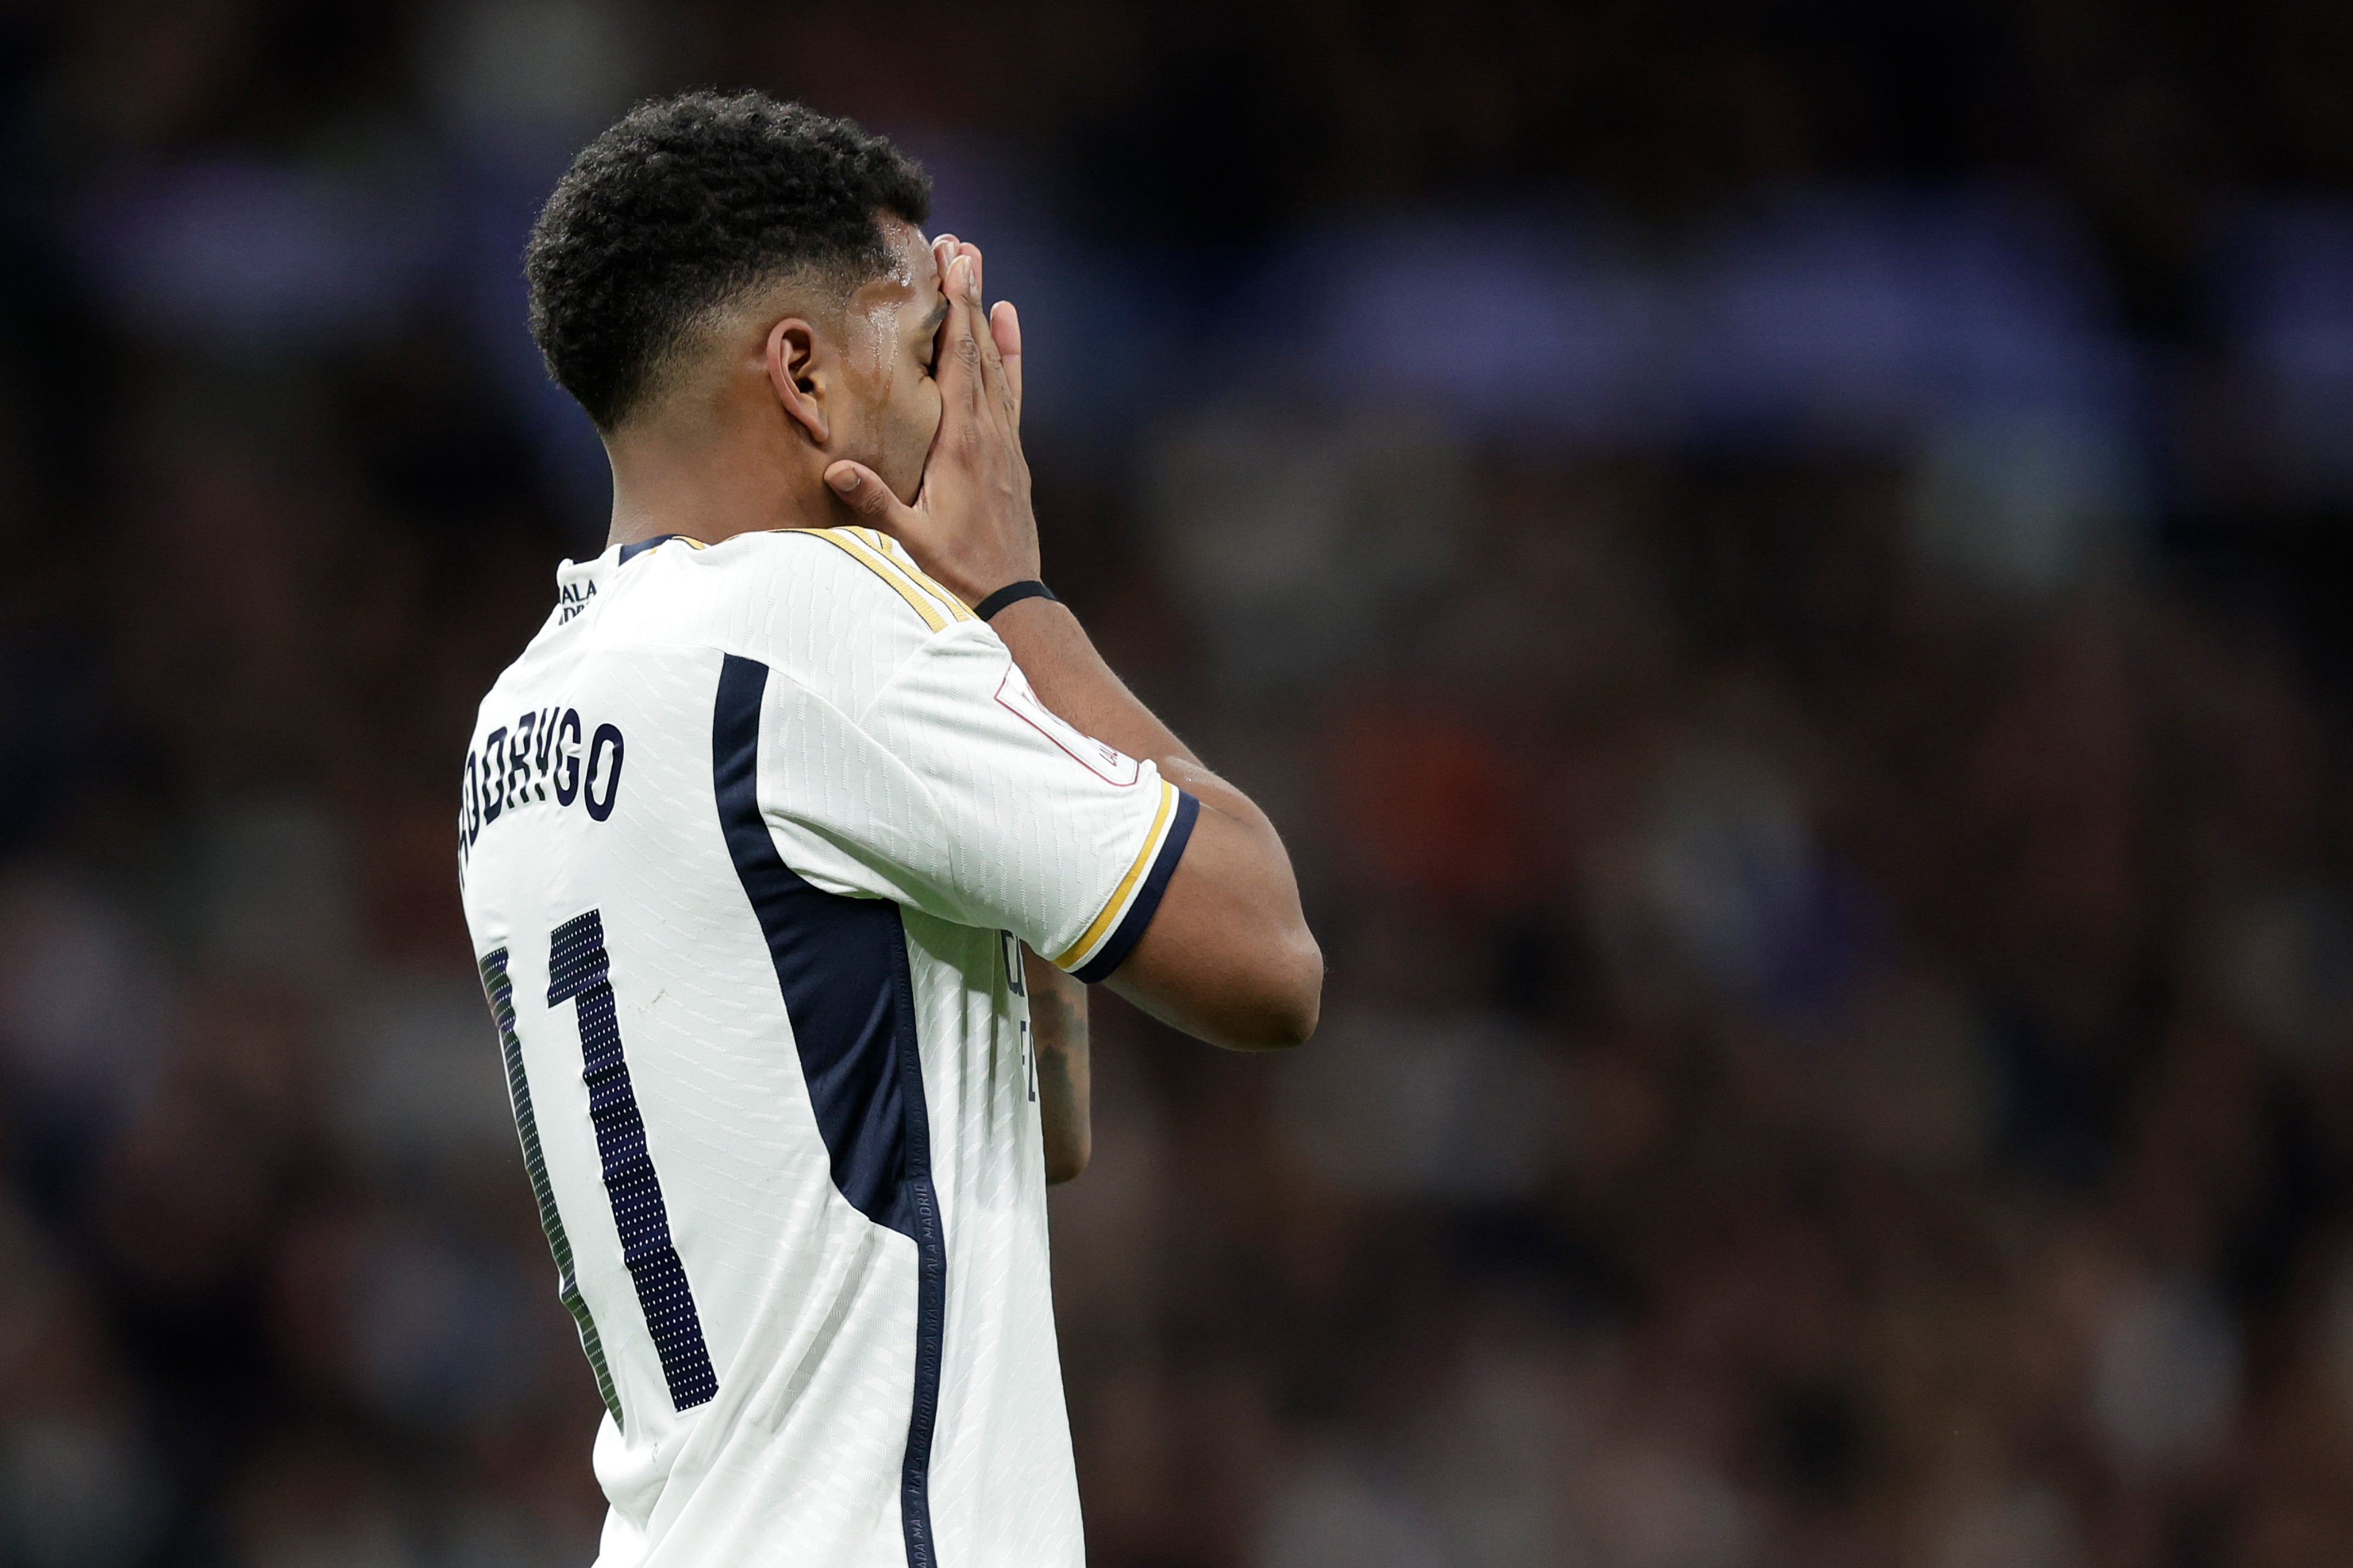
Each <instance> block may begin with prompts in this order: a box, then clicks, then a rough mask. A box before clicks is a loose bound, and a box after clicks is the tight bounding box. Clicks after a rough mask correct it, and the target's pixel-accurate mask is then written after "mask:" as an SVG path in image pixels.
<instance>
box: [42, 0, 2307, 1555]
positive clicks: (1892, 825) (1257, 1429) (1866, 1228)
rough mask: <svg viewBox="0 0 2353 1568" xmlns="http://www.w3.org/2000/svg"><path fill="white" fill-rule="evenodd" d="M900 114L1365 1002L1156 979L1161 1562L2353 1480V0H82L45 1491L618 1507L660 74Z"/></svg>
mask: <svg viewBox="0 0 2353 1568" xmlns="http://www.w3.org/2000/svg"><path fill="white" fill-rule="evenodd" d="M699 81H716V82H719V83H723V84H729V85H735V84H751V85H758V86H762V87H765V88H768V89H773V90H776V91H778V92H781V93H785V94H789V95H793V96H797V97H801V98H803V99H805V100H807V101H808V102H810V103H811V104H813V105H815V106H817V107H818V108H820V109H823V110H828V111H832V112H839V113H849V114H852V115H855V116H857V117H859V118H860V120H861V121H864V122H865V123H867V124H868V125H870V126H872V127H875V128H878V129H882V130H885V131H888V132H892V133H893V134H894V135H897V136H899V137H900V138H901V139H902V142H904V143H905V144H906V145H907V146H909V147H910V148H911V149H912V150H913V151H915V152H916V153H919V154H920V155H922V156H923V158H925V159H926V160H927V161H928V163H929V164H930V166H931V168H932V169H933V171H934V174H935V176H936V177H937V180H938V185H939V201H938V222H939V226H942V227H945V228H952V229H953V230H955V232H956V233H958V234H960V235H963V236H965V237H972V238H976V239H978V240H979V241H980V242H981V243H982V244H983V245H984V246H985V247H986V248H987V254H988V257H989V269H988V281H989V284H990V288H991V291H992V293H995V294H1001V295H1005V296H1009V297H1011V298H1014V299H1016V300H1018V301H1019V303H1020V305H1021V307H1022V312H1023V320H1024V321H1025V323H1026V324H1027V330H1028V332H1029V351H1030V352H1029V383H1030V389H1031V390H1030V399H1029V416H1028V431H1029V447H1030V453H1031V460H1032V462H1033V464H1034V465H1035V468H1036V473H1037V481H1038V497H1039V513H1040V517H1041V521H1042V524H1043V527H1044V530H1045V531H1046V538H1047V542H1046V553H1047V562H1048V571H1049V574H1050V576H1051V578H1052V579H1053V581H1054V582H1055V584H1056V585H1057V587H1058V588H1059V589H1060V591H1061V592H1062V594H1063V595H1065V596H1066V597H1067V598H1068V599H1069V600H1070V601H1071V603H1072V604H1073V605H1075V606H1076V607H1077V608H1078V609H1079V611H1080V612H1081V614H1082V616H1084V617H1085V618H1086V619H1087V621H1088V623H1089V624H1090V626H1092V628H1093V630H1094V632H1095V634H1096V636H1097V637H1098V638H1099V639H1100V641H1101V642H1102V644H1103V647H1105V649H1106V651H1107V652H1108V653H1109V654H1110V656H1111V658H1112V659H1113V662H1114V664H1116V665H1117V666H1118V667H1119V668H1121V669H1123V670H1124V671H1125V672H1126V673H1127V674H1128V675H1129V676H1130V677H1131V679H1133V681H1134V684H1135V685H1136V686H1137V688H1138V689H1140V690H1141V691H1142V692H1143V694H1144V695H1145V697H1146V698H1147V699H1148V700H1151V701H1153V702H1155V704H1157V705H1158V706H1159V707H1160V709H1161V710H1163V712H1164V713H1166V715H1167V716H1168V717H1170V719H1171V720H1172V721H1174V722H1175V723H1176V726H1177V727H1178V728H1179V730H1180V731H1183V732H1184V733H1186V734H1187V736H1188V737H1189V738H1190V739H1191V740H1192V741H1193V742H1194V743H1195V744H1196V745H1197V747H1198V749H1199V750H1200V751H1201V752H1203V753H1204V754H1205V755H1207V756H1208V758H1209V759H1210V761H1211V762H1212V763H1215V764H1217V765H1219V766H1221V767H1222V768H1224V769H1226V770H1227V771H1229V772H1230V773H1232V774H1233V775H1234V776H1235V777H1236V778H1237V779H1238V780H1239V781H1240V782H1241V783H1242V784H1244V785H1245V786H1246V787H1248V788H1250V789H1251V790H1252V791H1254V792H1256V793H1257V794H1258V795H1259V797H1260V798H1261V800H1262V801H1264V802H1265V803H1266V804H1267V805H1268V806H1269V807H1270V809H1271V811H1272V812H1273V814H1274V816H1276V818H1277V820H1278V821H1279V823H1280V824H1281V825H1282V827H1283V828H1284V830H1285V832H1286V834H1287V836H1288V837H1289V838H1290V841H1291V843H1292V844H1293V847H1294V851H1295V853H1296V856H1297V858H1298V859H1299V862H1300V867H1301V870H1302V875H1303V880H1304V883H1305V886H1306V889H1307V891H1308V898H1309V906H1310V912H1311V915H1312V917H1313V918H1314V921H1315V923H1316V925H1317V928H1318V930H1319V931H1320V932H1321V933H1322V935H1323V938H1324V945H1325V950H1326V952H1327V953H1328V954H1329V957H1330V960H1331V984H1330V990H1329V995H1328V1000H1327V1003H1326V1007H1325V1015H1324V1018H1325V1021H1324V1031H1323V1034H1322V1035H1321V1037H1319V1038H1318V1039H1317V1040H1316V1041H1315V1043H1314V1045H1313V1046H1312V1047H1310V1048H1308V1049H1307V1050H1305V1051H1303V1052H1301V1053H1299V1054H1297V1055H1296V1056H1294V1057H1291V1058H1283V1059H1279V1060H1260V1059H1243V1058H1229V1057H1223V1056H1220V1055H1219V1054H1217V1053H1215V1052H1212V1051H1209V1050H1208V1049H1206V1048H1204V1047H1197V1046H1193V1045H1190V1044H1188V1043H1186V1042H1183V1041H1181V1040H1179V1039H1177V1038H1176V1037H1172V1036H1170V1035H1168V1034H1166V1033H1165V1032H1163V1031H1161V1030H1159V1029H1158V1028H1156V1027H1155V1026H1151V1025H1149V1024H1146V1023H1145V1022H1144V1021H1142V1020H1141V1019H1140V1018H1139V1017H1137V1016H1135V1015H1134V1014H1132V1013H1130V1012H1128V1011H1126V1010H1125V1009H1124V1007H1122V1006H1121V1005H1119V1004H1118V1003H1116V1002H1114V1001H1113V1000H1112V999H1111V998H1109V997H1108V996H1103V997H1102V998H1101V999H1100V1000H1099V1002H1098V1004H1097V1032H1096V1043H1095V1071H1096V1093H1097V1104H1096V1111H1095V1115H1096V1127H1097V1134H1096V1154H1095V1160H1094V1167H1093V1169H1092V1171H1091V1172H1090V1173H1088V1174H1087V1175H1086V1176H1085V1178H1084V1179H1083V1180H1082V1181H1081V1182H1079V1183H1078V1184H1076V1185H1074V1186H1072V1187H1071V1188H1068V1189H1065V1190H1062V1191H1060V1192H1059V1193H1058V1194H1056V1196H1055V1198H1054V1200H1053V1203H1054V1220H1053V1223H1054V1237H1055V1258H1056V1264H1055V1266H1056V1271H1057V1278H1056V1285H1057V1293H1058V1297H1059V1301H1060V1333H1061V1340H1062V1345H1063V1348H1064V1358H1065V1363H1066V1365H1067V1370H1068V1384H1069V1393H1070V1400H1071V1415H1072V1422H1073V1426H1074V1429H1075V1433H1076V1441H1077V1447H1078V1457H1079V1467H1080V1473H1081V1476H1082V1483H1083V1486H1084V1489H1085V1500H1086V1509H1087V1519H1088V1526H1089V1531H1090V1536H1091V1540H1092V1561H1093V1562H1094V1563H1098V1564H1101V1565H1103V1568H1322V1565H1324V1564H1339V1563H1346V1564H1349V1565H1350V1568H1457V1565H1459V1568H1514V1565H1520V1564H1563V1565H1568V1568H1588V1565H1590V1568H1773V1565H1784V1564H1786V1565H1815V1564H1821V1565H1830V1568H1843V1565H1849V1564H1852V1565H1855V1568H1865V1565H1878V1564H1887V1565H1891V1568H2126V1565H2133V1568H2137V1565H2141V1564H2151V1565H2161V1568H2173V1565H2179V1568H2193V1565H2197V1564H2208V1563H2212V1564H2233V1565H2237V1564H2244V1565H2250V1568H2300V1565H2305V1564H2314V1565H2320V1564H2342V1563H2347V1562H2348V1561H2353V859H2349V858H2348V850H2353V788H2348V785H2353V752H2348V718H2353V711H2348V694H2349V690H2353V689H2348V673H2353V632H2348V624H2353V623H2348V616H2347V614H2346V605H2347V601H2348V594H2349V593H2353V533H2348V530H2349V529H2353V440H2348V433H2353V9H2348V7H2347V6H2346V5H2343V4H2341V3H2339V0H2240V3H2239V4H2236V5H2221V4H2219V3H2214V4H2206V5H2195V4H2187V3H2167V0H2152V3H2144V4H2137V5H2126V4H2124V3H2123V0H1992V3H1986V4H1968V5H1965V4H1960V3H1958V0H1916V3H1915V4H1911V5H1902V6H1887V5H1865V4H1862V3H1860V0H1780V3H1759V4H1753V5H1735V4H1706V3H1703V0H1675V3H1665V0H1641V3H1638V0H1592V3H1588V4H1582V5H1543V4H1534V3H1528V0H1444V3H1441V0H1383V3H1381V4H1361V5H1335V4H1328V3H1319V0H1248V3H1237V0H1196V3H1195V4H1192V5H1187V6H1183V7H1173V6H1155V5H1135V4H1118V3H1107V0H1095V3H1086V4H1082V3H1079V0H973V3H971V4H966V5H954V6H950V5H941V4H937V3H936V0H903V3H902V4H898V5H889V6H877V7H845V6H817V5H803V4H782V3H773V0H772V3H765V4H764V3H754V0H695V3H693V4H681V5H669V6H658V5H650V4H629V3H627V0H485V3H480V4H457V5H432V4H427V3H425V0H373V3H369V0H349V3H345V4H337V5H315V4H305V3H302V0H75V3H72V4H66V3H62V0H59V3H44V0H5V3H0V159H5V170H6V173H5V175H0V547H5V565H0V1390H5V1395H0V1564H5V1565H6V1568H68V1565H74V1568H79V1565H90V1568H145V1565H153V1568H178V1565H212V1564H222V1565H229V1564H237V1565H250V1568H332V1565H342V1564H352V1565H355V1568H408V1565H412V1564H414V1565H419V1568H422V1565H428V1564H429V1565H449V1568H494V1565H507V1564H513V1565H541V1564H546V1565H554V1564H586V1563H587V1562H588V1561H589V1560H590V1558H591V1557H592V1555H593V1553H594V1545H595V1536H596V1528H597V1524H598V1521H599V1519H600V1515H601V1505H600V1499H599V1498H598V1496H597V1494H596V1489H595V1487H594V1483H593V1481H592V1479H591V1478H590V1475H589V1469H588V1448H589V1441H590V1436H591V1433H592V1430H593V1427H594V1425H595V1421H596V1416H597V1415H598V1412H599V1407H598V1405H597V1401H596V1394H595V1392H594V1389H593V1386H592V1384H591V1381H590V1378H589V1376H588V1374H587V1373H586V1370H585V1368H584V1365H583V1363H582V1360H581V1356H580V1352H579V1350H578V1347H577V1345H576V1343H575V1341H574V1338H573V1334H572V1331H571V1326H570V1323H569V1321H568V1320H567V1318H566V1317H565V1313H564V1312H563V1310H562V1309H561V1308H560V1307H559V1306H558V1305H557V1302H556V1300H555V1287H554V1271H553V1268H552V1266H551V1264H550V1262H549V1259H548V1257H547V1252H546V1247H545V1244H544V1243H543V1240H542V1239H541V1237H540V1235H539V1231H538V1226H537V1225H536V1223H535V1219H534V1215H533V1207H532V1202H531V1197H530V1193H529V1189H528V1186H527V1184H526V1183H525V1180H524V1178H523V1173H522V1166H521V1161H520V1158H519V1156H518V1154H517V1152H516V1148H515V1139H514V1133H513V1129H512V1122H511V1121H510V1118H509V1114H508V1110H507V1107H506V1102H505V1099H504V1095H503V1092H502V1085H501V1077H500V1070H499V1066H498V1058H497V1054H496V1050H495V1047H494V1045H493V1042H492V1037H491V1030H490V1026H489V1020H488V1016H487V1013H486V1010H485V1008H484V1005H483V1003H482V999H481V996H480V991H479V988H478V986H477V984H476V981H475V978H474V975H473V971H472V964H471V963H470V953H469V951H468V943H467V939H466V934H465V931H464V930H463V928H462V925H461V923H460V921H459V916H458V906H457V899H456V887H455V879H454V856H453V838H452V835H453V831H454V829H453V824H454V822H455V817H456V810H457V799H458V770H459V753H460V748H461V747H462V744H463V740H464V736H465V734H466V732H467V727H468V725H469V723H470V716H471V713H472V710H473V705H474V703H475V701H476V700H477V699H478V697H479V696H480V693H481V691H482V690H483V689H485V687H486V686H487V684H488V683H489V681H490V680H491V677H492V676H493V675H494V674H495V673H496V672H497V670H498V669H499V668H501V666H502V665H503V664H504V663H505V662H506V661H507V660H508V659H509V658H512V656H513V654H514V653H515V652H516V651H517V650H518V649H519V648H520V647H522V644H523V642H524V641H525V640H526V638H527V637H529V636H530V635H531V633H532V632H533V629H534V628H535V627H536V626H537V625H538V624H539V622H540V621H541V619H542V618H543V616H544V615H545V613H546V611H547V608H548V606H549V605H550V603H551V599H552V595H553V577H552V574H553V572H554V567H555V564H556V563H557V562H558V561H559V560H561V559H562V558H564V557H565V556H566V555H575V556H586V555H589V554H593V553H595V552H597V551H598V550H599V549H600V548H601V544H602V540H603V536H604V532H605V527H606V519H605V508H606V506H607V480H606V476H605V470H604V467H603V464H602V461H601V458H600V457H599V454H598V450H597V447H596V443H595V441H594V438H593V437H592V435H591V434H590V432H589V430H588V428H587V426H586V423H585V421H584V420H583V419H582V418H581V417H580V416H578V415H577V414H576V413H575V411H574V410H573V409H572V408H571V406H570V405H568V404H567V403H566V402H565V400H564V399H563V398H562V397H561V395H558V394H556V393H555V392H554V391H553V389H552V388H550V387H549V385H548V384H546V382H545V380H544V378H543V374H542V373H541V370H540V368H539V366H538V364H537V363H536V360H535V358H534V356H533V351H532V348H531V345H530V343H529V342H528V340H527V338H526V336H525V333H524V331H523V327H522V285H521V280H520V276H519V267H518V253H519V249H520V247H521V244H522V237H523V234H524V232H525V229H526V228H527V226H528V225H529V223H530V221H531V218H532V216H533V211H534V209H535V206H536V204H537V203H538V201H539V200H540V198H541V197H542V196H543V194H544V192H545V191H546V189H547V187H548V186H549V184H551V183H552V181H553V179H554V176H555V174H557V173H558V171H560V170H561V169H562V167H563V166H564V164H565V162H566V161H567V159H568V158H569V156H570V154H571V153H572V152H573V150H574V149H575V148H576V147H577V146H578V145H579V144H580V143H581V142H583V141H584V140H586V137H587V136H589V135H590V134H593V133H594V132H595V131H596V130H597V129H598V128H600V127H601V126H602V125H603V124H604V123H606V122H607V121H608V120H609V119H610V118H611V117H612V116H613V115H614V114H615V113H616V112H617V110H619V109H621V108H622V107H624V106H625V105H626V104H627V103H628V102H629V101H630V100H632V99H633V98H634V97H636V96H638V95H641V94H644V93H648V92H651V91H659V90H662V89H667V88H670V87H675V86H680V85H685V84H689V83H693V82H699Z"/></svg>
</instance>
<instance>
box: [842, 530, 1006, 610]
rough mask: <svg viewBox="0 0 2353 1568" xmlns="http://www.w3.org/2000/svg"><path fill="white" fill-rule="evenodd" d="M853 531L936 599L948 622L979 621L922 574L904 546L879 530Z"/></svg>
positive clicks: (942, 588) (943, 589)
mask: <svg viewBox="0 0 2353 1568" xmlns="http://www.w3.org/2000/svg"><path fill="white" fill-rule="evenodd" d="M853 531H854V532H856V533H858V534H859V535H860V537H862V538H864V539H866V540H868V541H870V542H872V544H873V546H874V548H875V549H876V550H878V551H880V552H881V553H882V554H883V555H884V556H886V557H887V558H888V559H889V560H890V563H891V564H892V565H893V566H896V567H897V568H898V569H899V570H900V571H901V572H902V573H904V574H906V575H907V576H908V577H909V578H911V579H913V582H914V584H915V585H916V586H917V587H919V588H921V589H923V591H924V592H925V593H927V594H929V595H932V597H934V598H935V599H937V600H938V601H939V602H940V606H941V608H943V609H944V610H946V611H947V613H948V618H949V619H950V620H957V621H970V620H977V619H979V617H978V616H975V615H974V614H973V613H972V612H971V611H970V610H968V609H966V608H965V603H964V601H963V600H962V599H959V598H957V597H956V596H955V595H954V594H951V593H949V592H948V591H947V590H946V589H945V588H944V587H942V586H940V584H938V583H936V582H934V581H933V580H932V578H931V577H930V576H928V575H927V574H925V573H924V571H923V568H922V567H920V566H918V565H916V564H915V558H914V557H913V556H912V555H910V554H908V553H907V547H906V546H905V545H903V544H902V543H900V542H898V541H897V540H895V539H893V538H892V537H891V536H890V535H889V534H887V533H884V532H883V531H881V530H880V529H873V528H860V529H856V530H853Z"/></svg>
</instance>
